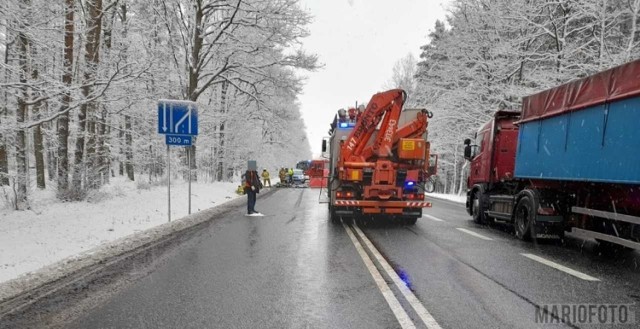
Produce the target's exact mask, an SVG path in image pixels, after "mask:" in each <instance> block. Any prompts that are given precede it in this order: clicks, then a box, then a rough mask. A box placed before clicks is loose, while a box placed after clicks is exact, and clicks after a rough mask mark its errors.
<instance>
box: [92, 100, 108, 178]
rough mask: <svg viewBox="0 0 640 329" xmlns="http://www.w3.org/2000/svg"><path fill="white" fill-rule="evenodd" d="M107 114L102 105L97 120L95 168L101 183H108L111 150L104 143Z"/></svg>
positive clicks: (106, 129)
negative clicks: (100, 113) (98, 119)
mask: <svg viewBox="0 0 640 329" xmlns="http://www.w3.org/2000/svg"><path fill="white" fill-rule="evenodd" d="M108 115H109V114H108V112H107V109H106V108H105V107H103V108H102V115H101V117H100V122H98V140H97V142H98V145H97V146H98V156H97V157H96V160H97V162H96V168H97V169H98V175H99V176H100V184H101V185H102V184H108V183H109V163H110V159H111V152H110V150H109V146H108V145H107V143H106V140H107V134H108V133H109V129H108V128H107V120H108Z"/></svg>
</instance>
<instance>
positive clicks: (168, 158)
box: [167, 145, 171, 222]
mask: <svg viewBox="0 0 640 329" xmlns="http://www.w3.org/2000/svg"><path fill="white" fill-rule="evenodd" d="M167 205H168V208H169V222H171V150H169V145H167Z"/></svg>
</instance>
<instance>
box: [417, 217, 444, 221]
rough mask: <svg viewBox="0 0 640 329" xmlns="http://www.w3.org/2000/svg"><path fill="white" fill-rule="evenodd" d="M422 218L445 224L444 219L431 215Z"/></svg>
mask: <svg viewBox="0 0 640 329" xmlns="http://www.w3.org/2000/svg"><path fill="white" fill-rule="evenodd" d="M422 217H425V218H429V219H431V220H435V221H436V222H444V219H440V218H438V217H435V216H431V215H422Z"/></svg>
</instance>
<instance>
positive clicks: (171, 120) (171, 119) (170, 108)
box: [169, 103, 173, 132]
mask: <svg viewBox="0 0 640 329" xmlns="http://www.w3.org/2000/svg"><path fill="white" fill-rule="evenodd" d="M169 122H170V124H169V132H171V128H172V127H173V103H169Z"/></svg>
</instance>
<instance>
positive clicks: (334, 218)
mask: <svg viewBox="0 0 640 329" xmlns="http://www.w3.org/2000/svg"><path fill="white" fill-rule="evenodd" d="M329 219H330V220H331V223H333V224H340V216H338V215H336V212H335V211H334V210H333V207H331V206H329Z"/></svg>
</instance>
